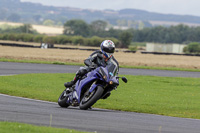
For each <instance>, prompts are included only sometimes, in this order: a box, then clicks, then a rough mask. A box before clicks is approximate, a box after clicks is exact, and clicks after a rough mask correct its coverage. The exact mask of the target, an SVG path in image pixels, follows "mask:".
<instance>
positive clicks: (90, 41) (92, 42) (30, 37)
mask: <svg viewBox="0 0 200 133" xmlns="http://www.w3.org/2000/svg"><path fill="white" fill-rule="evenodd" d="M106 39H110V40H112V41H113V42H114V43H115V45H116V46H119V43H120V42H119V40H118V39H116V38H101V37H97V36H93V37H91V38H85V37H82V36H66V35H58V36H47V35H34V34H25V33H21V34H15V33H6V34H0V40H10V41H23V42H37V43H49V44H72V45H82V46H99V45H100V44H101V42H102V41H103V40H106Z"/></svg>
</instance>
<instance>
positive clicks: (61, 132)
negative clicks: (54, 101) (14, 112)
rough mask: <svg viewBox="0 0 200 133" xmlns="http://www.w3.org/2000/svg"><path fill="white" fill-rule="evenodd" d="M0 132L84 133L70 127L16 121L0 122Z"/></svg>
mask: <svg viewBox="0 0 200 133" xmlns="http://www.w3.org/2000/svg"><path fill="white" fill-rule="evenodd" d="M0 127H1V128H0V132H1V133H86V132H81V131H76V130H70V129H62V128H53V127H45V126H34V125H30V124H23V123H16V122H0Z"/></svg>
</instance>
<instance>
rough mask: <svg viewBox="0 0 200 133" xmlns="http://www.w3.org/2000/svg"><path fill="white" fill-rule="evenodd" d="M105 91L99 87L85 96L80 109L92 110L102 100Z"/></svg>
mask: <svg viewBox="0 0 200 133" xmlns="http://www.w3.org/2000/svg"><path fill="white" fill-rule="evenodd" d="M103 91H104V89H103V87H101V86H97V88H96V89H95V90H94V91H93V92H91V93H90V94H89V95H88V96H87V95H86V94H85V95H84V97H83V98H82V100H81V102H80V105H79V108H80V109H82V110H87V109H88V108H90V107H91V106H92V105H93V104H95V103H96V102H97V100H99V99H100V97H101V96H102V94H103Z"/></svg>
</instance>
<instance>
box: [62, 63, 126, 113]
mask: <svg viewBox="0 0 200 133" xmlns="http://www.w3.org/2000/svg"><path fill="white" fill-rule="evenodd" d="M117 69H118V68H117V66H115V65H114V64H108V65H106V66H100V67H97V68H94V69H93V70H92V71H90V72H89V73H87V74H86V75H85V76H83V77H82V79H79V80H78V81H77V82H76V84H75V85H74V86H72V87H71V88H66V89H65V90H64V91H63V92H62V94H61V95H60V97H59V99H58V104H59V105H60V106H61V107H66V108H67V107H68V106H74V107H76V106H79V108H80V109H83V110H87V109H88V108H91V106H92V105H93V104H95V103H96V102H97V100H99V99H106V98H107V97H108V96H109V95H110V92H111V91H112V90H114V89H116V88H117V86H118V85H119V78H122V80H123V81H124V82H125V83H127V79H126V78H125V77H118V76H117Z"/></svg>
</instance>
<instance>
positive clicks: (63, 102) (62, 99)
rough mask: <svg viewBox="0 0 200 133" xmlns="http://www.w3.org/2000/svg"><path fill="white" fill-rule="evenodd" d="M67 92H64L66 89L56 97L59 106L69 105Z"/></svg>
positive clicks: (65, 106)
mask: <svg viewBox="0 0 200 133" xmlns="http://www.w3.org/2000/svg"><path fill="white" fill-rule="evenodd" d="M67 94H68V93H67V92H66V90H64V91H63V92H62V94H61V95H60V97H59V98H58V105H59V106H60V107H63V108H67V107H68V106H69V104H68V103H67V99H68V97H69V96H68V95H67Z"/></svg>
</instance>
